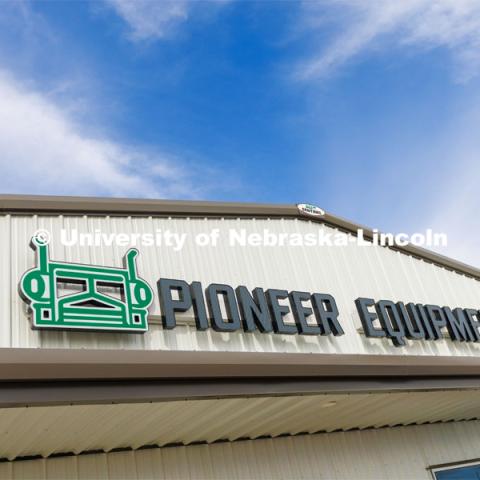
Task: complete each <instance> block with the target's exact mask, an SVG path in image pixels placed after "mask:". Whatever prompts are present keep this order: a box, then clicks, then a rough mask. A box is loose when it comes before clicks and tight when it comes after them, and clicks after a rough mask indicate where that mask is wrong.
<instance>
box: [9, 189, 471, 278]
mask: <svg viewBox="0 0 480 480" xmlns="http://www.w3.org/2000/svg"><path fill="white" fill-rule="evenodd" d="M0 212H1V213H4V214H9V213H10V214H40V215H41V214H72V215H75V214H76V215H82V214H98V215H101V214H104V215H105V214H107V215H159V216H180V217H188V216H194V217H224V216H227V217H247V218H248V217H251V218H256V217H259V218H261V217H291V218H299V219H302V220H309V221H312V222H318V223H324V224H326V225H329V226H331V227H334V228H338V229H340V230H342V231H345V232H348V233H352V234H354V235H357V233H358V230H360V229H361V230H362V231H363V234H364V238H365V239H367V240H371V239H372V238H373V230H372V229H371V228H368V227H365V226H363V225H360V224H357V223H354V222H351V221H349V220H346V219H344V218H341V217H337V216H335V215H332V214H330V213H328V212H325V214H324V215H322V216H309V215H307V214H305V213H302V212H301V211H300V210H299V209H298V207H297V205H294V204H262V203H244V202H211V201H192V200H156V199H154V200H152V199H138V198H106V197H78V196H54V195H53V196H50V195H17V194H3V195H0ZM385 248H391V249H393V250H396V251H399V252H402V253H405V254H407V255H410V256H413V257H416V258H420V259H422V260H425V261H427V262H429V263H433V264H435V265H438V266H441V267H444V268H447V269H448V270H453V271H455V272H457V273H461V274H463V275H467V276H469V277H473V278H475V279H477V280H480V269H479V268H476V267H473V266H471V265H468V264H466V263H463V262H460V261H458V260H455V259H453V258H450V257H446V256H444V255H441V254H439V253H436V252H433V251H431V250H427V249H425V248H421V247H417V246H414V245H406V246H396V247H385Z"/></svg>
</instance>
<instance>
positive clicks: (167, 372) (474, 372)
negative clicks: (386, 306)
mask: <svg viewBox="0 0 480 480" xmlns="http://www.w3.org/2000/svg"><path fill="white" fill-rule="evenodd" d="M479 375H480V357H474V356H472V357H466V356H462V357H460V356H433V355H372V354H368V355H365V354H363V355H359V354H317V353H316V354H308V353H258V352H203V351H143V350H93V349H36V348H0V381H2V382H9V381H60V380H133V379H136V380H141V379H190V380H192V379H230V380H232V379H240V378H249V379H254V378H257V379H258V378H277V379H279V378H292V377H294V378H297V379H300V378H311V377H323V378H333V377H358V378H362V377H387V376H391V377H430V378H431V377H442V376H443V377H445V376H456V377H459V376H461V377H478V376H479Z"/></svg>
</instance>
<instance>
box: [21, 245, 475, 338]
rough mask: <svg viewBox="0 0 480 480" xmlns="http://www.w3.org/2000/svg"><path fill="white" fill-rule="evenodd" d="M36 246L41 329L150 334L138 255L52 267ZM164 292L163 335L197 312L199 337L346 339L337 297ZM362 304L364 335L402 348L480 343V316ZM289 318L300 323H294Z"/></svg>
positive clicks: (27, 286)
mask: <svg viewBox="0 0 480 480" xmlns="http://www.w3.org/2000/svg"><path fill="white" fill-rule="evenodd" d="M32 247H33V248H34V249H36V251H37V266H36V267H35V268H33V269H32V270H29V271H28V272H26V273H25V275H24V276H23V277H22V279H21V281H20V294H21V296H22V297H23V299H24V300H25V301H26V302H27V303H28V304H29V307H30V311H31V315H32V326H33V327H34V328H43V329H52V328H54V329H89V330H109V331H126V332H139V333H141V332H145V331H146V330H147V329H148V324H147V315H148V308H149V307H150V305H151V303H152V300H153V292H152V289H151V287H150V286H149V285H148V283H147V282H146V281H144V280H142V279H141V278H139V277H138V275H137V270H136V264H135V257H136V256H137V255H138V251H137V250H135V249H130V250H128V251H127V253H126V254H125V257H124V268H117V267H98V266H93V265H82V264H77V263H66V262H56V261H51V260H50V259H49V254H48V245H47V243H46V242H45V241H44V240H43V239H42V238H41V237H34V238H33V239H32ZM62 286H63V290H62V288H60V287H62ZM66 290H67V291H68V290H70V291H69V293H67V294H65V291H66ZM157 291H158V296H159V302H160V307H161V313H162V323H163V328H164V329H173V328H175V327H176V315H177V314H178V313H183V312H187V311H189V310H193V313H194V317H195V324H196V328H197V329H198V330H207V329H209V328H212V329H213V330H215V331H218V332H235V331H240V330H243V331H245V332H253V331H259V332H262V333H274V334H282V335H296V334H299V335H333V336H341V335H343V334H344V330H343V328H342V326H341V324H340V321H339V309H338V306H337V303H336V301H335V298H334V297H333V296H332V295H329V294H327V293H311V292H304V291H296V290H294V291H287V290H282V289H275V288H269V289H263V288H254V289H253V290H249V289H247V288H246V287H245V286H238V287H236V288H233V287H232V286H230V285H226V284H221V283H212V284H210V285H207V286H203V285H202V284H201V283H200V282H191V283H187V282H186V281H185V280H181V279H168V278H160V279H159V280H158V281H157ZM61 292H63V294H62V293H61ZM115 292H116V296H115V295H114V293H115ZM355 305H356V308H357V312H358V315H359V317H360V321H361V323H362V326H363V332H364V334H365V336H366V337H370V338H387V339H389V340H390V341H391V342H392V343H393V345H395V346H397V347H401V346H403V345H405V344H406V341H407V339H409V340H439V339H443V338H444V332H445V331H446V332H448V336H449V337H450V339H451V340H454V341H460V342H480V312H479V310H475V309H469V308H466V309H462V308H454V309H451V308H450V307H445V306H444V307H440V306H438V305H423V304H414V303H407V304H405V303H403V302H393V301H390V300H379V301H375V300H373V299H371V298H358V299H356V300H355ZM289 314H291V317H290V318H292V317H293V321H291V320H290V319H289V320H287V318H286V317H287V315H289Z"/></svg>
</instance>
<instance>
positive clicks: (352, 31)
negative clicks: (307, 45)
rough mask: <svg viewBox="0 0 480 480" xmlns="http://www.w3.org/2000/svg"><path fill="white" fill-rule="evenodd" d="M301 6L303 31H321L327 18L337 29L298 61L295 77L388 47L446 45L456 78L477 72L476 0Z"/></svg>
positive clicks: (358, 0) (325, 1)
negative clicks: (304, 59)
mask: <svg viewBox="0 0 480 480" xmlns="http://www.w3.org/2000/svg"><path fill="white" fill-rule="evenodd" d="M305 9H306V12H307V15H306V21H305V26H307V27H308V28H309V29H313V30H321V31H323V30H324V28H325V26H326V24H327V23H329V22H332V23H333V24H334V25H335V27H336V29H338V30H339V31H338V33H336V34H334V35H333V38H332V39H331V41H329V42H327V44H326V46H325V47H324V48H322V49H320V53H317V54H316V55H314V57H313V58H311V59H310V60H309V61H307V62H305V63H304V64H302V65H301V67H300V68H299V69H298V71H297V76H298V77H299V78H303V79H309V78H315V77H322V76H326V75H329V74H331V73H332V72H333V71H334V70H335V69H337V68H338V67H339V66H341V65H343V64H345V63H346V62H348V61H349V60H352V59H353V58H355V57H357V56H358V55H360V54H362V53H365V52H367V51H372V50H379V49H380V50H381V49H384V48H388V47H391V46H396V47H402V48H416V49H422V50H429V49H433V48H437V47H442V48H446V49H447V50H448V51H449V52H450V53H451V54H452V56H453V59H454V62H455V63H456V66H457V68H456V74H455V77H456V79H457V80H459V81H466V80H468V79H470V78H471V77H472V76H474V75H476V74H478V72H479V71H480V0H400V1H399V0H369V1H364V0H320V1H318V2H306V3H305Z"/></svg>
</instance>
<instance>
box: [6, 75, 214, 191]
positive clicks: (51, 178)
mask: <svg viewBox="0 0 480 480" xmlns="http://www.w3.org/2000/svg"><path fill="white" fill-rule="evenodd" d="M0 98H1V99H2V101H1V102H0V152H1V154H0V168H1V176H0V191H2V192H4V193H38V194H41V193H48V194H54V193H56V194H81V195H110V196H149V197H171V196H186V197H190V198H191V197H194V196H196V194H197V193H198V191H199V187H198V186H195V185H194V184H193V182H192V181H191V178H190V177H189V176H188V175H184V174H183V173H182V171H183V170H184V168H182V167H183V164H182V163H180V162H178V160H177V159H174V158H170V157H168V156H166V155H162V154H159V153H158V152H155V151H150V150H148V149H146V148H144V147H143V148H141V147H135V146H131V145H122V144H119V143H118V142H114V141H112V140H109V139H108V138H94V137H93V136H92V135H88V134H85V133H84V129H83V128H82V126H81V125H79V124H77V123H76V122H75V121H74V120H73V119H72V118H71V117H70V113H68V109H64V108H62V107H60V106H58V105H56V104H55V103H54V102H53V101H52V100H51V99H49V98H48V97H46V96H45V95H42V94H40V93H38V92H34V91H29V90H26V89H24V88H21V87H19V86H18V84H17V82H15V81H14V80H13V79H12V78H11V77H8V76H6V75H5V74H0ZM205 183H206V182H204V183H203V185H205Z"/></svg>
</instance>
